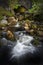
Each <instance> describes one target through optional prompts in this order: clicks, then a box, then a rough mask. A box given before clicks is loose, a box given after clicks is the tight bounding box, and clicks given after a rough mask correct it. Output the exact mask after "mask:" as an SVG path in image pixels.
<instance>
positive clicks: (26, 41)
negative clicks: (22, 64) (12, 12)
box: [11, 33, 35, 58]
mask: <svg viewBox="0 0 43 65" xmlns="http://www.w3.org/2000/svg"><path fill="white" fill-rule="evenodd" d="M32 40H33V37H32V36H28V35H26V34H23V33H21V34H20V35H19V39H18V40H17V44H16V45H15V47H14V48H13V49H12V52H11V54H12V58H13V57H17V58H18V57H21V56H23V55H25V54H26V53H33V52H34V51H35V47H34V46H33V45H32V44H31V41H32Z"/></svg>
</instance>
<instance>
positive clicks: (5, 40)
mask: <svg viewBox="0 0 43 65" xmlns="http://www.w3.org/2000/svg"><path fill="white" fill-rule="evenodd" d="M4 45H7V39H6V38H2V39H1V46H4Z"/></svg>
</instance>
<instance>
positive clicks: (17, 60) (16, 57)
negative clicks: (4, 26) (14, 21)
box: [0, 25, 43, 65]
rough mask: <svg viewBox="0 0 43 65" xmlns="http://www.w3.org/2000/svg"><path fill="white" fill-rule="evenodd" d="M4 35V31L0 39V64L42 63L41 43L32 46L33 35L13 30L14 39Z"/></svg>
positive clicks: (34, 64) (29, 64)
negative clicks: (0, 44)
mask: <svg viewBox="0 0 43 65" xmlns="http://www.w3.org/2000/svg"><path fill="white" fill-rule="evenodd" d="M16 27H18V25H17V26H16ZM5 35H6V33H5V32H4V35H3V38H1V39H0V42H1V43H2V44H3V46H2V48H1V49H0V64H1V62H2V64H1V65H3V63H4V65H6V63H7V65H43V45H39V46H38V47H36V46H34V45H33V44H32V41H34V38H33V36H30V35H28V34H26V31H15V32H14V35H15V36H16V41H11V40H7V39H6V38H5ZM3 59H5V60H4V61H3Z"/></svg>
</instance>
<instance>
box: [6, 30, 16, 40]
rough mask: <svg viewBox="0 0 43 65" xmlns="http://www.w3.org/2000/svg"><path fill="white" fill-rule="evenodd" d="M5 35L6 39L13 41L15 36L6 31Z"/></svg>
mask: <svg viewBox="0 0 43 65" xmlns="http://www.w3.org/2000/svg"><path fill="white" fill-rule="evenodd" d="M6 35H7V39H10V40H15V36H14V34H13V33H12V32H11V31H10V30H8V31H7V33H6Z"/></svg>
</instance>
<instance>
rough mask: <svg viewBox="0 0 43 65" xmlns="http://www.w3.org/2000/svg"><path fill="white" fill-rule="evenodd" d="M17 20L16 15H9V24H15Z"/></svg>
mask: <svg viewBox="0 0 43 65" xmlns="http://www.w3.org/2000/svg"><path fill="white" fill-rule="evenodd" d="M17 21H18V19H15V18H14V17H9V18H8V22H9V24H8V25H15V24H16V22H17Z"/></svg>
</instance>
